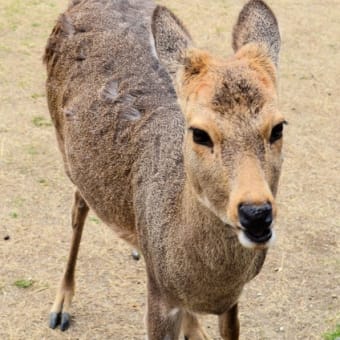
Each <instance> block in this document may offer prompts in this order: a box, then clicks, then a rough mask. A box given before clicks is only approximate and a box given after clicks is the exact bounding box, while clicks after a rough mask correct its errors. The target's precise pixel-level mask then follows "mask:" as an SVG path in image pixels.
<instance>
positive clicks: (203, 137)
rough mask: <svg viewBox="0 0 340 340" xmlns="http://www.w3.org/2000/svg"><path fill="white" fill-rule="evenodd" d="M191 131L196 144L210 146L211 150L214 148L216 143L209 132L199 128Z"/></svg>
mask: <svg viewBox="0 0 340 340" xmlns="http://www.w3.org/2000/svg"><path fill="white" fill-rule="evenodd" d="M190 130H192V140H193V141H194V142H195V143H196V144H200V145H204V146H208V147H209V148H212V147H213V146H214V143H213V142H212V140H211V138H210V136H209V135H208V133H207V132H205V131H204V130H201V129H197V128H190Z"/></svg>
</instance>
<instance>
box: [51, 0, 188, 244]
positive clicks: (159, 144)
mask: <svg viewBox="0 0 340 340" xmlns="http://www.w3.org/2000/svg"><path fill="white" fill-rule="evenodd" d="M74 3H78V4H75V5H73V6H71V7H70V8H69V9H68V11H67V12H66V13H65V14H63V15H61V17H60V19H59V21H58V23H57V25H56V26H55V28H54V30H53V32H52V34H51V36H50V39H49V42H48V45H47V48H46V53H45V62H46V63H47V69H48V81H47V95H48V104H49V109H50V112H51V116H52V119H53V122H54V124H55V127H56V130H57V137H58V142H59V146H60V149H61V151H62V154H63V158H64V163H65V168H66V172H67V173H68V175H69V177H70V179H71V180H72V182H73V183H74V184H75V185H76V186H77V187H78V189H79V190H80V192H81V193H82V195H83V196H84V198H85V199H86V201H87V202H88V203H89V204H90V206H91V207H92V208H93V209H94V210H95V211H96V212H97V214H98V215H99V216H100V217H101V218H102V219H103V220H104V221H105V222H107V223H108V224H115V225H118V226H120V227H124V228H125V229H127V230H128V229H130V230H131V229H133V228H134V223H135V215H134V200H136V195H137V194H136V190H139V191H140V190H142V191H143V190H145V191H147V190H148V189H147V187H148V185H153V184H152V183H154V182H155V181H156V180H157V178H165V177H167V178H169V179H170V180H171V176H174V177H177V176H178V175H177V174H175V173H176V172H177V171H178V169H180V168H181V166H178V165H179V163H181V159H182V156H181V143H182V134H183V118H182V115H181V113H180V111H179V108H178V106H177V103H176V95H175V92H174V90H173V88H172V85H171V81H170V78H169V76H168V74H167V73H166V71H165V69H164V68H163V67H161V65H160V63H159V61H158V59H157V57H156V55H155V52H154V48H153V46H152V43H151V38H150V37H151V33H150V17H151V14H152V11H153V8H154V5H153V3H151V2H148V1H138V0H137V1H132V0H131V1H126V0H121V1H112V0H110V1H109V0H108V1H83V2H79V1H78V2H74ZM165 154H166V157H165V159H164V160H162V155H165ZM174 160H175V162H174ZM138 188H139V189H138ZM143 188H144V189H143ZM143 195H144V194H143V193H142V194H141V193H139V194H138V196H139V197H143ZM146 195H147V193H146V192H145V196H146ZM122 236H123V237H124V236H125V238H128V237H129V236H128V235H122Z"/></svg>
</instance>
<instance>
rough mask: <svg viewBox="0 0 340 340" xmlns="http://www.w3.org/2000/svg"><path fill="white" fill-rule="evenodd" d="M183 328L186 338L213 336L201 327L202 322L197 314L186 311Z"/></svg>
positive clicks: (200, 339)
mask: <svg viewBox="0 0 340 340" xmlns="http://www.w3.org/2000/svg"><path fill="white" fill-rule="evenodd" d="M182 330H183V334H184V339H185V340H210V339H211V338H210V337H209V336H208V334H207V333H206V332H205V330H204V329H203V328H202V327H201V325H200V322H199V321H198V318H197V316H196V315H195V314H193V313H190V312H187V311H186V312H184V315H183V321H182Z"/></svg>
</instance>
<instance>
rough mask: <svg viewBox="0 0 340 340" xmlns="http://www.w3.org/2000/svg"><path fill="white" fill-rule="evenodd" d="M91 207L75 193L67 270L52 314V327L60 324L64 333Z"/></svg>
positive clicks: (68, 319) (68, 318)
mask: <svg viewBox="0 0 340 340" xmlns="http://www.w3.org/2000/svg"><path fill="white" fill-rule="evenodd" d="M88 211H89V207H88V205H87V204H86V202H85V201H84V199H83V198H82V197H81V195H80V193H79V191H78V190H77V191H76V192H75V198H74V204H73V209H72V230H73V233H72V242H71V249H70V253H69V257H68V260H67V264H66V270H65V273H64V276H63V279H62V281H61V284H60V287H59V289H58V291H57V295H56V298H55V301H54V304H53V307H52V310H51V313H50V324H49V325H50V327H51V328H56V327H57V326H58V324H59V323H60V328H61V330H62V331H64V330H66V329H67V328H68V327H69V325H70V306H71V302H72V297H73V295H74V288H75V281H74V271H75V267H76V262H77V255H78V250H79V245H80V241H81V235H82V232H83V227H84V223H85V219H86V216H87V213H88Z"/></svg>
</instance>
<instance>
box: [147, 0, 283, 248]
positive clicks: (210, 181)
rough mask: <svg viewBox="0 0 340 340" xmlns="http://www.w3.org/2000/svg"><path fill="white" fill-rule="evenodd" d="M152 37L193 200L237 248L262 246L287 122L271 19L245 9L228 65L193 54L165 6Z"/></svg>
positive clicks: (260, 6) (257, 2) (262, 10)
mask: <svg viewBox="0 0 340 340" xmlns="http://www.w3.org/2000/svg"><path fill="white" fill-rule="evenodd" d="M152 30H153V36H154V40H155V47H156V51H157V55H158V57H159V59H160V61H161V62H162V63H163V64H164V65H165V66H166V67H167V69H168V71H169V73H170V75H171V76H172V79H173V82H174V86H175V88H176V92H177V96H178V99H179V103H180V106H181V109H182V111H183V114H184V116H185V121H186V132H185V138H184V159H185V168H186V173H187V177H188V181H189V182H190V184H191V187H192V190H193V193H194V195H195V196H196V198H197V200H199V201H200V202H201V203H202V204H203V205H204V206H206V207H207V208H208V209H210V210H211V211H212V212H213V213H214V214H215V215H217V216H218V217H219V218H220V219H221V220H222V221H223V222H224V223H226V224H228V225H229V226H231V227H233V228H234V229H235V231H236V232H237V234H238V237H239V240H240V242H241V244H243V245H244V246H246V247H267V246H268V245H269V244H270V243H271V241H272V240H273V238H274V233H273V230H272V226H273V221H274V220H275V216H276V204H275V200H274V196H275V194H276V191H277V186H278V180H279V176H280V169H281V163H282V156H281V149H282V131H283V125H284V123H285V120H284V118H283V116H282V115H281V113H280V112H279V110H278V106H277V65H278V53H279V49H280V34H279V30H278V26H277V21H276V19H275V16H274V14H273V13H272V11H271V10H270V9H269V8H268V6H267V5H266V4H265V3H264V2H262V1H261V0H252V1H250V2H248V4H246V5H245V7H244V8H243V9H242V11H241V13H240V15H239V18H238V21H237V23H236V25H235V27H234V30H233V48H234V51H235V54H234V55H233V56H231V57H230V58H229V59H226V60H223V59H220V58H216V57H213V56H212V55H210V54H209V53H207V52H205V51H202V50H199V49H196V48H195V47H194V46H193V43H192V40H191V38H190V35H189V34H188V32H187V31H186V29H185V28H184V27H183V25H182V24H181V23H180V22H179V21H178V19H177V18H176V17H175V16H174V15H173V14H172V13H171V12H169V11H168V10H167V9H165V8H164V7H157V8H156V10H155V12H154V15H153V21H152Z"/></svg>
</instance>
